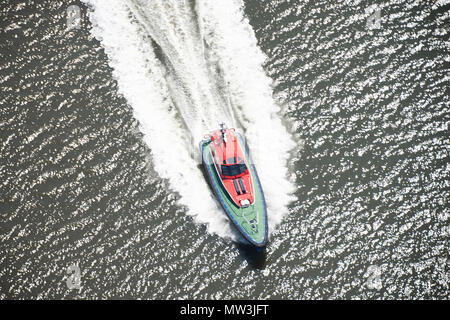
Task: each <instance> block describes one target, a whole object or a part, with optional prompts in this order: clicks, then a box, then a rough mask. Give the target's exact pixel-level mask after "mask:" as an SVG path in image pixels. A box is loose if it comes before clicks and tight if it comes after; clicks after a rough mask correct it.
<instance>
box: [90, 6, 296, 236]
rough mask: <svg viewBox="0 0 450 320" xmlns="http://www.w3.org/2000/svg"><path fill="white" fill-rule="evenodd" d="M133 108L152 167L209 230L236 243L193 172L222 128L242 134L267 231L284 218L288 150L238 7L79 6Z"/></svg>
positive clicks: (289, 141) (199, 176) (197, 170)
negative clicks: (201, 148)
mask: <svg viewBox="0 0 450 320" xmlns="http://www.w3.org/2000/svg"><path fill="white" fill-rule="evenodd" d="M84 2H86V4H88V6H89V7H90V9H91V11H90V20H91V22H92V25H93V28H92V30H91V32H92V34H93V35H94V36H95V37H96V38H97V39H98V40H99V41H100V42H101V44H102V46H103V47H104V49H105V52H106V53H107V55H108V58H109V63H110V66H111V67H112V68H113V73H114V76H115V78H116V80H117V82H118V85H119V91H120V93H121V94H122V95H123V96H124V97H125V98H126V99H127V101H128V103H129V104H130V106H131V107H132V108H133V112H134V116H135V117H136V119H138V121H139V122H140V128H141V130H142V133H143V134H144V137H145V142H146V143H147V144H148V146H149V147H150V149H151V152H152V158H153V165H154V168H155V170H156V171H157V172H158V173H159V175H160V176H161V177H162V178H164V179H167V180H168V181H169V183H170V186H171V188H172V189H173V190H175V191H176V192H178V193H179V194H180V196H181V198H180V203H181V204H182V205H185V206H186V207H187V208H188V213H189V214H191V215H193V216H194V217H195V220H196V221H197V222H199V223H205V224H207V225H208V230H209V232H212V233H217V234H219V235H220V236H222V237H232V238H234V239H237V238H238V237H237V236H236V235H235V233H234V231H232V229H231V227H230V224H229V223H228V221H227V218H226V216H225V214H224V213H223V212H222V211H221V210H220V209H219V207H218V205H217V203H216V202H215V201H214V200H213V198H212V195H211V192H210V190H209V188H208V185H207V183H206V181H205V180H204V177H203V175H202V172H201V169H200V168H199V166H198V165H199V159H198V156H197V155H198V153H197V148H198V142H199V141H200V139H201V138H202V137H203V135H204V134H205V133H208V132H210V131H212V130H215V129H217V128H218V124H219V123H220V122H225V123H226V124H227V125H228V126H229V127H235V128H238V129H241V130H242V131H244V134H245V136H246V138H247V141H248V145H249V147H250V150H251V152H252V156H253V161H254V162H255V164H256V168H257V170H258V173H259V176H260V179H261V183H262V186H263V189H264V192H265V197H266V202H267V207H268V218H269V228H270V230H273V228H274V227H275V226H276V224H277V223H279V222H280V221H281V219H282V217H283V216H284V215H285V214H286V213H287V212H288V209H287V205H288V204H289V202H290V201H292V200H293V196H292V195H291V193H292V192H293V189H294V188H293V184H292V183H291V182H290V181H289V179H288V178H287V175H288V169H287V159H288V155H289V151H290V150H291V149H292V148H294V147H295V143H294V141H293V139H292V137H291V135H290V134H289V133H288V132H287V130H286V128H285V127H284V126H283V124H282V121H281V118H280V115H279V114H280V107H279V106H277V104H276V103H275V101H274V99H273V97H272V89H271V79H270V78H269V77H268V76H266V75H265V73H264V70H263V68H262V63H263V62H264V59H265V56H264V55H263V53H262V52H261V51H260V49H259V48H258V46H257V43H256V38H255V36H254V34H253V30H252V29H251V26H250V25H249V23H248V21H247V19H246V18H244V14H243V10H242V3H241V2H240V1H237V0H236V1H195V2H194V1H181V0H173V1H168V0H164V1H157V0H154V1H148V0H123V1H114V3H111V2H110V1H103V0H85V1H84Z"/></svg>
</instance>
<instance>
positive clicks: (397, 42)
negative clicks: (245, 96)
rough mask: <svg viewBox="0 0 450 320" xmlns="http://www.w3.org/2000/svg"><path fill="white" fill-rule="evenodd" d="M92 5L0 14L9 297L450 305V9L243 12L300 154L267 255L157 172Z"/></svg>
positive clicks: (3, 273) (2, 274)
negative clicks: (231, 233) (71, 18)
mask: <svg viewBox="0 0 450 320" xmlns="http://www.w3.org/2000/svg"><path fill="white" fill-rule="evenodd" d="M143 2H145V1H137V0H136V1H131V0H130V1H124V2H122V3H125V4H126V5H127V6H130V8H131V7H133V8H134V9H133V10H135V11H133V12H138V11H145V10H144V9H145V8H146V7H145V6H144V5H143ZM200 2H201V1H200ZM168 3H172V1H168ZM180 3H181V1H180ZM184 3H186V6H187V7H189V8H197V9H198V7H196V6H198V4H197V3H196V2H195V1H186V2H184ZM69 5H76V6H78V7H79V8H80V12H81V18H82V19H81V24H80V28H74V29H71V30H70V29H69V30H68V29H67V17H66V10H67V8H68V6H69ZM110 5H111V6H113V3H112V2H111V4H110ZM235 5H236V7H238V8H239V3H238V2H236V3H235ZM180 7H181V8H183V7H182V6H181V5H180ZM89 8H90V9H88V7H87V6H86V5H85V4H84V3H81V2H77V1H74V2H65V1H49V0H48V1H36V2H35V1H12V0H10V1H8V0H7V1H2V2H1V4H0V16H1V19H0V87H1V93H0V153H1V163H0V177H1V179H0V194H1V198H0V226H1V229H0V298H1V299H12V298H14V299H16V298H47V299H48V298H50V299H51V298H147V299H155V298H156V299H178V298H192V299H200V298H201V299H221V298H237V299H241V298H242V299H252V298H272V299H273V298H277V299H280V298H281V299H312V298H315V299H330V298H331V299H336V298H340V299H357V298H362V299H394V298H400V299H408V298H409V299H448V298H449V290H448V276H449V271H448V257H449V245H448V241H449V237H448V234H449V225H448V219H449V209H448V203H447V201H448V200H447V198H448V190H449V173H450V164H449V161H448V159H449V154H448V152H449V151H448V150H449V147H450V140H449V134H448V124H449V97H448V83H449V81H448V78H449V73H448V63H449V55H448V26H449V24H448V11H449V3H448V1H420V0H417V1H385V2H368V1H275V0H266V1H259V0H245V1H244V2H243V7H242V10H243V12H244V13H245V15H246V17H247V18H248V22H249V23H250V25H251V27H252V28H253V30H254V34H255V36H256V39H257V44H255V46H256V45H257V46H258V47H259V48H260V49H261V50H262V51H263V52H264V54H265V55H266V56H267V59H266V61H265V63H264V65H263V67H264V70H265V71H266V72H267V74H268V76H270V78H271V79H272V80H273V81H274V85H273V93H274V100H276V101H277V103H279V104H280V105H283V111H282V113H281V115H280V117H282V118H286V119H289V120H290V121H291V122H292V123H293V125H292V126H293V128H292V131H295V132H296V133H297V134H299V135H300V137H301V140H300V141H301V142H299V141H297V143H298V144H301V146H302V147H301V148H298V149H295V150H296V151H295V152H294V154H292V156H291V158H290V159H289V161H288V163H286V167H287V168H288V170H289V175H290V176H291V179H294V180H295V187H296V191H295V196H296V200H295V201H294V202H292V203H290V204H289V205H288V211H289V213H288V214H287V215H285V216H283V219H280V220H281V222H279V223H276V224H274V228H273V229H272V230H271V235H270V243H269V245H268V246H267V250H266V252H265V253H263V254H258V253H255V252H253V251H252V250H251V248H249V247H247V246H246V245H244V244H242V243H240V242H239V241H237V242H236V241H232V240H230V239H229V238H228V237H223V236H221V235H220V233H219V234H218V233H217V232H211V228H212V227H214V226H212V227H211V226H208V224H205V223H199V222H198V221H197V220H196V218H195V216H193V215H192V214H188V213H187V212H191V211H195V209H192V207H190V205H189V203H187V204H186V203H184V202H183V203H180V196H179V194H178V193H177V192H174V191H173V188H174V185H173V183H172V182H170V181H171V180H170V179H166V178H165V176H164V174H162V173H161V172H158V170H159V168H161V166H159V165H158V164H155V160H154V159H153V156H152V146H155V142H151V143H150V144H148V143H146V141H147V140H146V139H147V138H146V137H144V135H146V134H147V133H146V132H144V134H143V133H142V130H140V127H139V123H140V122H142V119H141V118H139V119H136V116H135V115H134V114H133V108H134V107H133V106H135V105H136V104H137V103H136V100H133V99H129V97H130V96H132V94H131V93H130V90H131V91H132V88H131V89H130V88H127V87H126V86H124V85H123V84H124V83H126V80H124V79H126V77H127V75H124V74H118V73H117V70H118V69H114V68H112V67H111V57H112V56H114V54H115V53H114V52H113V53H111V51H109V52H106V53H105V50H104V48H103V44H104V43H106V41H107V40H106V35H105V38H104V39H103V38H102V36H101V34H100V35H98V34H97V35H96V37H94V36H93V35H92V32H91V20H90V18H89V14H88V12H89V11H90V10H94V8H92V7H91V6H90V7H89ZM130 10H131V9H130ZM186 10H187V9H186ZM187 11H188V10H187ZM180 12H181V13H182V12H183V11H182V10H181V9H180ZM180 12H178V13H179V14H180V15H181V13H180ZM189 12H196V14H192V15H191V16H189V19H191V18H192V19H194V18H195V17H197V16H199V17H200V16H201V15H202V13H201V11H195V10H193V11H189ZM377 13H379V20H378V15H377ZM149 15H150V14H149V13H147V15H144V17H147V18H148V17H149V19H150V20H151V18H152V16H149ZM156 18H157V17H156V15H155V19H156ZM186 19H187V18H186ZM187 20H188V19H187ZM117 23H120V21H118V22H117ZM242 23H243V24H245V23H247V22H246V21H242ZM205 28H206V27H205ZM150 33H151V32H150ZM199 34H201V32H200V31H199ZM206 37H207V36H206V35H205V39H206ZM143 38H145V37H143ZM199 38H201V37H200V36H199ZM102 41H103V42H102ZM152 41H155V42H159V40H155V39H153V40H152V39H151V38H150V36H149V39H148V43H150V44H152V43H153V42H152ZM168 42H170V39H169V40H168ZM193 42H194V41H193ZM205 42H206V41H205ZM159 44H160V45H161V42H159ZM209 44H210V47H208V46H206V47H205V48H206V49H204V50H210V51H211V52H217V57H220V56H221V54H220V53H221V52H225V51H226V48H222V49H221V48H215V47H214V45H211V43H209ZM173 47H174V48H175V49H176V48H177V47H176V44H173ZM166 48H168V47H164V46H162V49H161V48H159V49H158V50H160V51H163V53H160V54H161V55H163V54H165V55H166V56H167V57H169V58H170V57H172V60H171V61H172V63H173V66H172V67H173V68H174V69H176V68H177V64H176V63H175V62H174V61H175V59H173V57H174V55H172V56H171V54H173V53H172V52H169V50H167V52H164V50H166ZM175 49H174V50H173V51H174V52H175V51H177V50H175ZM158 50H156V51H158ZM192 50H193V51H195V50H194V49H192ZM214 50H215V51H214ZM221 50H222V51H221ZM177 52H178V54H179V55H181V56H182V55H183V53H180V51H179V50H178V51H177ZM223 56H225V54H223ZM130 59H132V58H130ZM169 60H170V59H169ZM219 60H220V59H219ZM113 63H114V62H113ZM219 64H220V62H219ZM223 65H224V66H226V64H225V63H224V64H223ZM223 68H224V69H225V71H224V73H226V67H223ZM114 70H116V73H114V72H115V71H114ZM179 73H181V71H179ZM148 77H149V78H150V79H151V78H152V77H153V75H151V74H150V75H149V76H148ZM167 77H169V75H168V76H167ZM117 79H119V80H117ZM118 83H119V84H118ZM232 85H233V83H231V84H230V86H231V87H232ZM249 86H251V84H249ZM185 91H188V89H186V90H185ZM170 92H173V91H170ZM218 95H219V96H220V94H218ZM135 96H137V94H135ZM169 98H170V97H169ZM173 99H174V101H178V102H179V101H181V100H177V99H180V98H178V97H175V94H174V97H173ZM175 105H176V103H175ZM179 108H181V107H179ZM179 110H181V111H180V113H182V109H179ZM197 111H198V110H197ZM135 112H136V110H135ZM248 112H251V110H248ZM244 113H245V110H244ZM186 119H187V118H185V119H184V120H186ZM290 129H291V128H290ZM179 135H183V132H180V133H179ZM151 138H152V137H151V134H150V139H151ZM152 143H153V144H152ZM153 149H154V148H153ZM199 175H200V173H199ZM168 180H169V181H168ZM195 181H197V180H195ZM199 181H200V182H196V183H202V182H201V180H199ZM171 183H172V185H171ZM263 187H264V186H263ZM192 188H197V186H196V185H193V186H192ZM267 188H268V189H270V188H271V186H267ZM269 201H270V200H269ZM268 214H269V215H270V214H271V213H270V212H268ZM273 214H274V215H275V213H273ZM210 224H211V223H210ZM212 229H214V228H212ZM218 229H220V227H218ZM68 268H69V270H68ZM78 270H79V272H80V278H81V283H80V287H79V288H78V287H77V285H76V284H77V283H76V281H72V280H74V278H69V274H72V272H75V274H76V273H77V272H78ZM74 284H75V286H74Z"/></svg>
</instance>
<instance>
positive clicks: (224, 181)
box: [200, 123, 268, 248]
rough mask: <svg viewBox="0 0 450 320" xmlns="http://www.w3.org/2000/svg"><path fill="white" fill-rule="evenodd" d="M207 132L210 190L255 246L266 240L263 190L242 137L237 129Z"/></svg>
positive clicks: (205, 158) (203, 144)
mask: <svg viewBox="0 0 450 320" xmlns="http://www.w3.org/2000/svg"><path fill="white" fill-rule="evenodd" d="M220 127H221V128H220V129H219V130H216V131H214V132H212V133H211V134H207V135H205V137H204V139H203V140H202V141H201V142H200V151H201V154H202V162H203V166H204V168H205V173H206V176H207V177H208V180H209V184H210V186H211V189H212V191H213V193H214V195H215V196H216V198H217V200H218V202H220V204H221V206H222V208H223V210H224V211H225V213H226V214H227V216H228V218H229V219H230V220H231V222H232V223H233V224H234V226H235V227H236V228H237V230H238V231H239V232H240V233H241V234H242V235H243V236H244V238H245V239H246V240H247V241H248V242H250V243H251V244H252V245H254V246H256V247H258V248H261V247H264V246H265V245H266V243H267V237H268V227H267V211H266V203H265V200H264V193H263V190H262V188H261V183H260V181H259V178H258V174H257V173H256V169H255V166H254V164H253V162H252V161H251V159H250V154H249V151H248V148H247V147H246V145H245V142H244V139H243V138H242V136H241V135H240V134H239V133H238V132H236V130H235V129H234V128H229V129H227V128H226V127H225V124H223V123H222V124H220Z"/></svg>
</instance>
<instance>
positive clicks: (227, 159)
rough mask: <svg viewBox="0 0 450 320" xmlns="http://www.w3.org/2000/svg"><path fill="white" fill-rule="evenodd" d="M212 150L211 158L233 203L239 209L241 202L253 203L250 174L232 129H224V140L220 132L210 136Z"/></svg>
mask: <svg viewBox="0 0 450 320" xmlns="http://www.w3.org/2000/svg"><path fill="white" fill-rule="evenodd" d="M211 139H212V143H211V145H214V148H212V156H213V159H214V162H215V165H216V168H217V171H218V172H219V175H220V178H221V179H222V183H223V185H224V186H225V189H226V190H227V191H228V193H229V195H230V196H231V198H232V199H233V201H234V203H235V204H236V205H237V206H238V207H241V206H242V204H241V201H242V200H248V201H249V203H250V204H251V203H253V187H252V183H251V179H250V174H249V171H248V168H247V163H245V160H244V159H245V157H244V153H243V151H242V149H241V147H240V145H239V142H238V141H237V138H236V136H235V135H234V129H226V131H225V140H226V142H225V141H224V139H223V138H222V132H221V131H220V130H218V131H216V132H214V133H213V134H212V136H211Z"/></svg>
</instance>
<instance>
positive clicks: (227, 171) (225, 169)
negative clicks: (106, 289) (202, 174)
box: [221, 161, 247, 177]
mask: <svg viewBox="0 0 450 320" xmlns="http://www.w3.org/2000/svg"><path fill="white" fill-rule="evenodd" d="M221 169H222V174H223V175H224V176H228V177H231V176H237V175H238V174H241V173H243V172H245V171H246V170H247V166H246V165H245V163H244V161H241V162H240V163H236V164H222V165H221Z"/></svg>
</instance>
